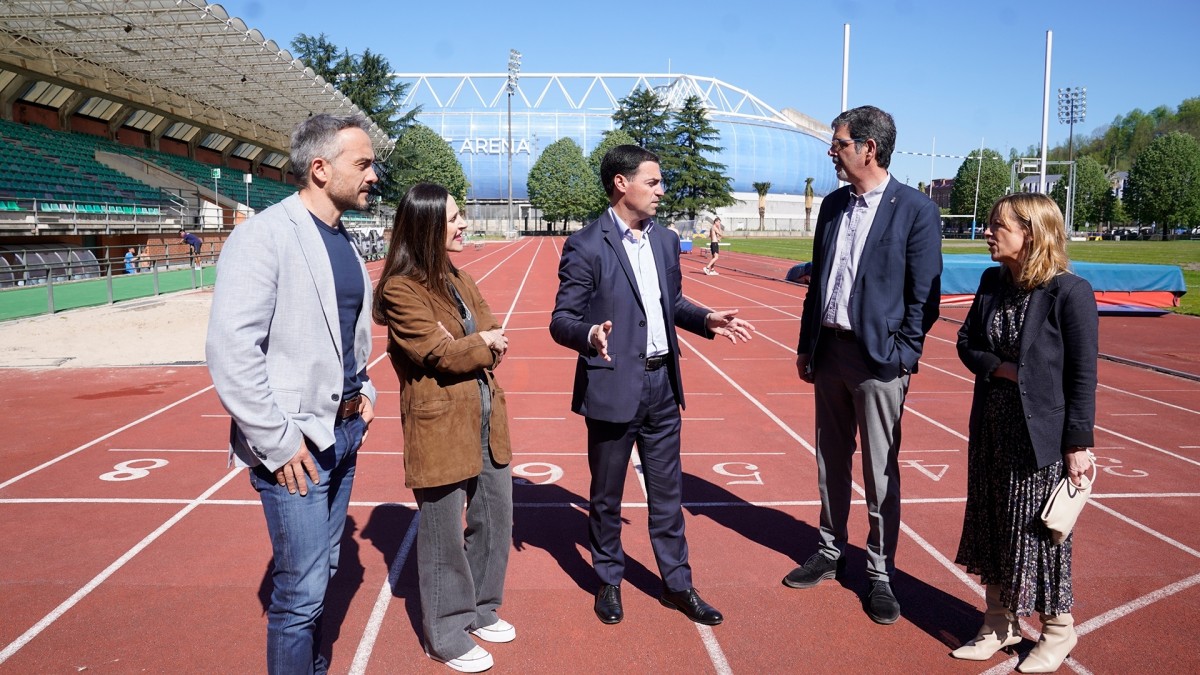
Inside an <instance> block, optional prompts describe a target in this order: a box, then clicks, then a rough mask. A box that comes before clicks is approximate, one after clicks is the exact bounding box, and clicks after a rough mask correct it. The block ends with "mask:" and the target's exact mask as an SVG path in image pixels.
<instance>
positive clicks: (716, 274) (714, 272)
mask: <svg viewBox="0 0 1200 675" xmlns="http://www.w3.org/2000/svg"><path fill="white" fill-rule="evenodd" d="M709 274H711V275H712V276H714V277H719V276H721V273H720V272H718V271H716V270H710V271H709Z"/></svg>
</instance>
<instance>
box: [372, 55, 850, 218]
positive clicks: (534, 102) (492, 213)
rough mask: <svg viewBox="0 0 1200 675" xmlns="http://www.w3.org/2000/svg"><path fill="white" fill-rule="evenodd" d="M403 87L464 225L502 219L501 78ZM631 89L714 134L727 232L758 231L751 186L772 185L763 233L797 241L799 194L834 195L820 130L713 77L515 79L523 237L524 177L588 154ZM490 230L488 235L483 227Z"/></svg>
mask: <svg viewBox="0 0 1200 675" xmlns="http://www.w3.org/2000/svg"><path fill="white" fill-rule="evenodd" d="M393 77H395V78H396V79H397V80H399V81H401V82H405V83H407V84H408V85H409V87H408V90H407V93H406V94H405V97H404V98H403V99H402V101H401V105H402V106H404V107H413V106H418V105H419V106H420V107H421V115H420V119H419V121H420V122H421V123H422V124H424V125H426V126H428V127H430V128H431V129H433V130H434V131H435V132H437V133H438V134H440V135H441V136H442V138H444V139H446V141H447V142H448V143H449V144H450V147H451V149H452V150H453V151H454V152H455V153H456V155H457V157H458V160H459V163H460V164H462V166H463V169H464V171H465V172H466V174H467V181H468V182H469V183H470V187H469V188H468V192H467V201H468V203H470V204H472V205H473V209H472V214H471V215H472V218H471V219H472V223H473V224H476V225H480V224H482V223H487V222H499V221H501V220H502V219H503V218H505V217H506V216H505V208H506V207H505V205H506V204H507V197H508V164H507V162H508V150H509V140H508V119H509V115H508V105H509V101H508V98H509V96H508V95H507V89H506V88H505V86H506V84H507V82H508V75H507V73H440V74H428V73H426V74H421V73H395V74H394V75H393ZM639 89H650V90H653V91H655V92H656V93H657V94H658V95H659V96H660V98H661V99H662V100H664V101H665V102H666V103H667V105H668V106H669V107H670V108H673V109H677V108H679V107H682V105H683V102H684V100H686V99H687V98H688V97H689V96H696V97H698V98H699V99H700V101H701V103H702V104H703V105H704V106H705V108H706V109H707V111H708V114H709V119H710V120H711V121H712V123H713V126H714V127H716V129H717V131H718V132H719V133H720V140H719V142H718V144H719V145H720V146H722V147H721V150H720V152H718V153H716V155H715V156H714V157H713V159H714V160H716V161H718V162H720V163H722V164H724V165H725V171H726V174H727V175H728V176H729V177H730V179H731V185H732V187H733V192H734V198H735V199H738V200H739V203H738V204H737V205H735V206H732V207H728V208H724V209H720V210H719V211H718V213H719V215H721V217H722V218H723V219H724V220H725V222H726V223H727V224H728V225H732V226H733V227H734V228H735V229H742V228H743V227H744V228H745V229H757V228H758V227H759V217H758V194H757V193H756V192H755V190H754V188H753V184H754V183H755V182H758V181H770V183H771V189H770V193H769V195H768V202H767V212H768V214H770V216H769V217H768V218H767V219H766V222H765V223H763V226H764V227H763V229H764V230H773V231H787V232H795V231H803V230H804V227H805V212H804V189H805V186H806V179H808V178H812V179H813V182H812V188H813V192H814V197H815V198H816V204H817V205H819V204H820V199H821V197H824V196H825V195H826V194H828V193H829V192H831V191H833V190H834V189H836V188H837V185H838V183H837V176H836V175H835V173H834V170H833V166H832V164H831V163H830V161H829V157H828V155H827V154H826V153H827V151H828V150H829V142H830V138H832V134H831V133H830V129H829V124H828V122H822V121H819V120H816V119H814V118H812V117H810V116H808V115H805V114H804V113H801V112H799V111H797V110H794V109H791V108H784V109H782V110H779V109H776V108H774V107H772V106H771V105H770V104H768V103H766V102H765V101H763V100H762V99H760V98H758V97H757V96H755V95H754V94H752V93H751V92H749V91H747V90H745V89H742V88H740V87H737V86H735V85H732V84H730V83H727V82H723V81H721V80H718V79H715V78H711V77H701V76H696V75H687V74H679V73H676V74H649V73H648V74H629V73H625V74H620V73H521V74H520V77H519V80H518V83H517V87H516V90H515V92H514V93H513V95H512V97H511V99H512V102H511V103H512V114H511V116H512V161H513V169H512V171H513V185H512V188H513V198H514V200H516V201H519V202H521V205H520V206H521V211H520V215H521V218H522V219H523V220H525V221H526V222H525V225H523V229H525V230H530V229H531V227H530V226H531V225H535V223H533V222H530V221H532V220H533V219H532V218H531V217H530V215H529V214H530V211H529V209H528V197H527V195H528V191H527V189H526V177H527V176H528V175H529V169H530V168H531V167H532V166H533V163H534V162H535V161H536V160H537V158H538V156H539V155H540V154H541V151H542V150H544V149H545V148H546V147H547V146H549V145H550V144H551V143H553V142H555V141H557V140H559V139H561V138H571V139H573V140H574V141H575V142H576V143H578V144H579V146H580V147H581V148H583V151H584V153H585V154H586V153H589V152H591V151H592V150H593V149H594V148H595V147H596V145H597V144H599V143H600V141H601V138H602V135H603V133H604V132H606V131H608V130H610V129H612V128H613V127H614V123H613V119H612V116H613V113H614V112H615V111H616V110H617V109H618V108H619V105H620V100H621V99H622V98H624V97H626V96H628V95H629V94H631V93H634V92H635V91H637V90H639ZM488 229H492V228H491V227H489V228H488Z"/></svg>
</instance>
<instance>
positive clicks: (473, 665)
mask: <svg viewBox="0 0 1200 675" xmlns="http://www.w3.org/2000/svg"><path fill="white" fill-rule="evenodd" d="M446 665H447V666H450V668H451V669H452V670H457V671H458V672H460V673H482V672H483V671H485V670H487V669H489V668H491V667H492V666H493V665H495V662H493V661H492V655H491V654H489V653H488V652H487V650H486V649H484V648H483V647H480V646H479V645H475V646H474V647H471V651H469V652H467V653H466V654H463V655H462V656H460V657H458V658H457V659H450V660H449V661H446Z"/></svg>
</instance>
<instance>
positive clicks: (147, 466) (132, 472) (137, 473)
mask: <svg viewBox="0 0 1200 675" xmlns="http://www.w3.org/2000/svg"><path fill="white" fill-rule="evenodd" d="M166 465H167V460H165V459H131V460H129V461H128V462H121V463H120V464H116V465H114V466H113V468H114V469H116V471H109V472H108V473H102V474H100V480H107V481H114V482H119V481H125V480H137V479H139V478H145V477H146V476H149V475H150V470H151V469H161V468H163V467H164V466H166Z"/></svg>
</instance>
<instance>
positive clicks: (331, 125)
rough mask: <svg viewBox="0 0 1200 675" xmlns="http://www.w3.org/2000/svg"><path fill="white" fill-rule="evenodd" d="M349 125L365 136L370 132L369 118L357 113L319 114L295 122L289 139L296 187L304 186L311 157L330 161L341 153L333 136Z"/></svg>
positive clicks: (336, 138) (311, 160)
mask: <svg viewBox="0 0 1200 675" xmlns="http://www.w3.org/2000/svg"><path fill="white" fill-rule="evenodd" d="M352 127H358V128H359V129H362V130H363V131H364V132H366V133H367V134H368V135H370V133H371V121H370V120H368V119H367V118H366V117H365V116H363V115H361V114H358V113H355V114H353V115H330V114H328V113H321V114H319V115H313V116H312V117H309V118H308V119H306V120H304V121H303V122H301V123H300V124H297V125H296V128H295V129H293V130H292V139H291V157H292V173H293V174H295V176H296V182H297V183H299V184H300V187H308V178H309V176H308V172H309V169H311V168H312V163H313V160H314V159H316V158H318V157H320V158H322V159H325V160H328V161H333V160H334V159H336V158H337V156H338V155H340V154H341V153H342V146H341V143H340V142H339V141H338V137H337V135H338V132H340V131H342V130H343V129H350V128H352Z"/></svg>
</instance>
